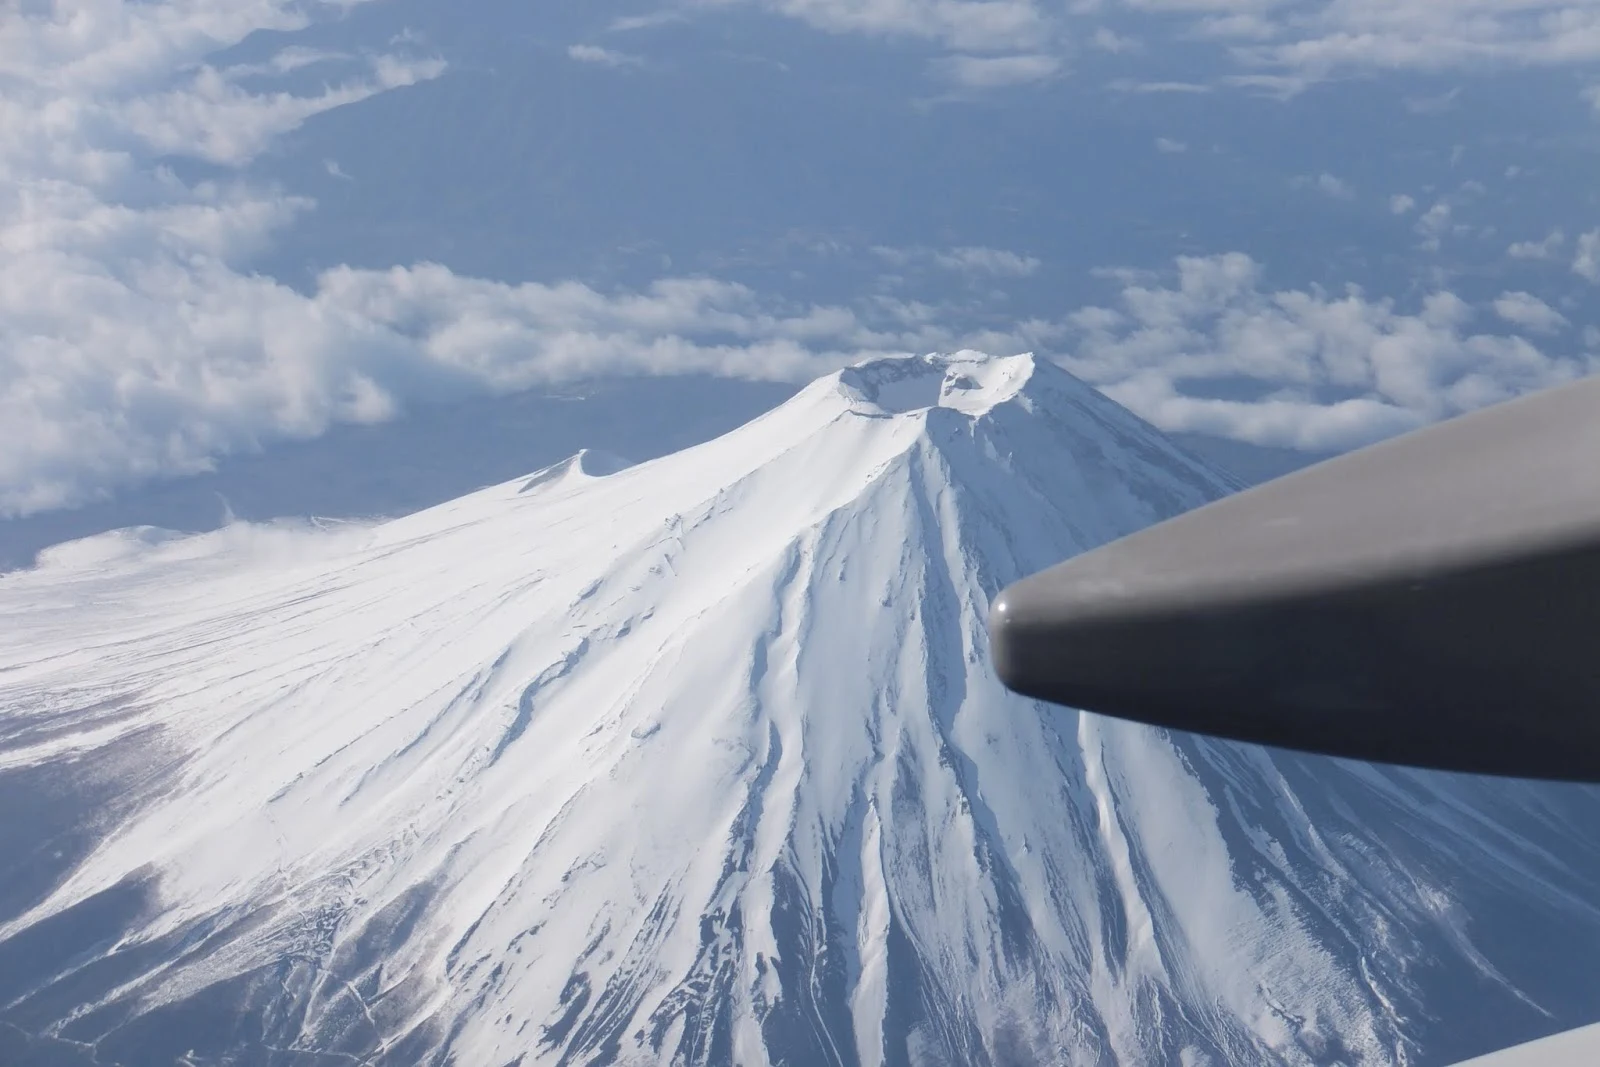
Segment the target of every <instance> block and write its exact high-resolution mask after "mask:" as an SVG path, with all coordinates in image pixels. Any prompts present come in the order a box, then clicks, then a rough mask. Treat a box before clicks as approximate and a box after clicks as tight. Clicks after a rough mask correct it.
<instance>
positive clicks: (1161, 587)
mask: <svg viewBox="0 0 1600 1067" xmlns="http://www.w3.org/2000/svg"><path fill="white" fill-rule="evenodd" d="M990 630H991V646H992V652H993V657H994V662H995V665H996V668H997V670H998V672H999V674H1000V677H1001V679H1002V680H1003V681H1004V682H1005V683H1006V684H1007V685H1008V686H1010V687H1011V688H1013V689H1015V690H1016V691H1018V692H1020V693H1023V694H1026V695H1028V696H1033V697H1037V698H1040V699H1043V700H1048V701H1053V702H1055V703H1059V704H1066V705H1070V706H1073V707H1077V708H1083V709H1087V710H1090V711H1096V712H1103V713H1106V714H1110V715H1116V716H1120V717H1123V718H1129V719H1136V720H1139V721H1142V722H1148V723H1155V724H1158V725H1162V726H1169V727H1176V728H1180V729H1185V730H1195V731H1199V732H1202V733H1209V734H1216V735H1220V736H1224V737H1230V738H1235V739H1238V740H1244V741H1256V742H1261V743H1264V744H1269V745H1279V746H1284V747H1289V748H1297V749H1305V750H1310V751H1316V752H1325V753H1331V754H1334V755H1339V756H1348V757H1354V758H1359V759H1366V760H1376V761H1380V762H1390V763H1403V764H1410V765H1414V766H1423V767H1435V768H1443V769H1448V770H1457V771H1471V772H1480V773H1488V774H1504V775H1517V776H1524V777H1533V778H1556V779H1570V780H1581V781H1600V379H1589V380H1585V381H1580V382H1576V383H1573V384H1570V385H1566V386H1563V387H1560V388H1557V389H1553V390H1549V391H1546V392H1543V393H1539V394H1535V395H1532V396H1528V397H1524V398H1521V399H1518V400H1513V401H1509V402H1507V403H1503V404H1500V405H1497V406H1494V407H1491V408H1488V409H1485V410H1482V411H1479V412H1475V413H1473V414H1470V415H1465V416H1461V417H1459V418H1455V419H1452V420H1449V421H1447V422H1443V423H1440V424H1438V425H1435V426H1432V427H1429V428H1426V429H1423V430H1419V431H1416V432H1413V433H1410V434H1407V435H1405V436H1403V437H1399V438H1396V439H1393V440H1390V441H1387V442H1384V443H1382V444H1378V445H1374V446H1371V447H1369V448H1365V449H1362V450H1360V451H1357V452H1354V453H1351V454H1349V455H1345V456H1341V457H1339V458H1336V459H1333V460H1329V461H1326V462H1324V463H1320V464H1318V465H1316V466H1314V467H1311V468H1309V469H1307V470H1304V471H1300V472H1297V473H1295V474H1291V475H1288V476H1287V477H1284V478H1280V479H1278V480H1276V481H1273V482H1269V483H1267V484H1265V485H1263V486H1260V487H1258V488H1256V489H1253V490H1249V491H1247V492H1243V493H1240V494H1238V495H1237V496H1233V497H1230V498H1228V499H1225V500H1222V501H1219V502H1218V503H1215V504H1212V505H1210V506H1208V507H1204V508H1200V509H1197V510H1195V511H1193V512H1190V513H1188V514H1185V515H1181V516H1179V517H1177V518H1175V519H1172V520H1170V521H1168V522H1165V523H1161V524H1159V525H1157V526H1154V527H1151V528H1149V529H1147V530H1144V531H1142V532H1140V533H1136V534H1134V535H1132V536H1130V537H1126V538H1123V539H1122V540H1120V541H1116V542H1113V543H1112V544H1109V545H1106V546H1104V547H1102V548H1099V549H1097V550H1095V551H1092V552H1088V553H1085V554H1084V555H1081V556H1078V557H1076V558H1074V559H1071V560H1069V561H1067V562H1065V563H1062V564H1059V565H1058V566H1056V567H1053V568H1051V569H1049V570H1046V571H1044V572H1042V573H1040V574H1037V575H1034V576H1032V577H1030V578H1026V579H1024V580H1023V581H1021V582H1018V583H1016V584H1015V585H1012V586H1010V587H1009V588H1007V589H1006V590H1004V591H1003V592H1002V593H1001V595H1000V596H999V597H998V598H997V599H996V600H995V602H994V604H993V607H992V610H991V616H990Z"/></svg>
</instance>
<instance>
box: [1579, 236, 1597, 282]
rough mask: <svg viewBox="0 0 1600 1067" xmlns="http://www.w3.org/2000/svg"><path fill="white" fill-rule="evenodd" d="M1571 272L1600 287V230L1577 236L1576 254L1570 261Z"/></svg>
mask: <svg viewBox="0 0 1600 1067" xmlns="http://www.w3.org/2000/svg"><path fill="white" fill-rule="evenodd" d="M1572 272H1573V273H1574V274H1576V275H1578V276H1580V277H1582V278H1587V279H1588V280H1589V281H1591V282H1594V283H1595V284H1596V285H1600V229H1597V230H1590V231H1589V232H1588V233H1585V234H1580V235H1579V237H1578V247H1577V254H1576V255H1575V256H1573V259H1572Z"/></svg>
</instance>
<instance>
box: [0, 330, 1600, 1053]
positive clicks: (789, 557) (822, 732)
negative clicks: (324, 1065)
mask: <svg viewBox="0 0 1600 1067" xmlns="http://www.w3.org/2000/svg"><path fill="white" fill-rule="evenodd" d="M1232 488H1233V486H1231V485H1230V484H1228V483H1226V482H1225V481H1224V480H1223V479H1222V478H1221V477H1220V476H1218V475H1215V474H1213V473H1211V472H1210V471H1209V470H1208V469H1207V468H1205V467H1204V466H1203V465H1201V464H1200V463H1199V462H1198V461H1195V460H1192V459H1190V458H1188V457H1187V456H1186V455H1185V454H1183V453H1182V452H1181V451H1179V450H1178V449H1176V448H1175V447H1174V446H1172V445H1171V444H1170V443H1168V442H1167V441H1166V440H1165V439H1164V438H1163V437H1162V436H1161V435H1160V434H1158V433H1157V432H1156V431H1154V430H1153V429H1151V428H1149V427H1148V426H1146V425H1145V424H1143V423H1141V422H1139V421H1138V420H1137V419H1134V418H1133V417H1132V416H1130V415H1128V414H1127V413H1126V412H1125V411H1123V410H1122V409H1121V408H1119V407H1117V406H1116V405H1115V404H1113V403H1111V402H1110V401H1108V400H1106V399H1105V398H1104V397H1102V396H1100V395H1099V394H1098V393H1096V392H1095V391H1093V390H1092V389H1090V388H1088V387H1086V386H1084V385H1082V384H1081V383H1079V382H1077V381H1076V380H1074V379H1072V378H1071V377H1069V376H1067V375H1066V374H1064V373H1063V372H1060V371H1058V370H1057V369H1056V368H1054V367H1051V366H1048V365H1045V364H1039V363H1035V362H1034V361H1033V360H1032V359H1031V358H1030V357H1026V356H1021V357H1015V358H1012V359H999V360H994V359H986V358H981V357H976V356H969V355H965V354H964V355H959V356H955V357H948V358H939V357H927V358H922V359H896V360H881V361H876V362H872V363H868V364H864V365H861V366H858V367H853V368H849V369H847V370H845V371H842V372H840V373H838V374H836V375H832V376H829V377H827V378H824V379H822V380H820V381H818V382H816V383H814V384H813V385H812V386H811V387H809V388H808V389H806V390H805V391H803V392H802V393H801V394H800V395H799V396H798V397H796V398H795V399H794V400H793V401H791V402H789V403H787V404H785V405H784V406H782V407H780V408H778V409H776V410H774V411H773V412H771V413H769V414H768V415H766V416H764V417H762V418H760V419H757V420H756V421H754V422H752V423H750V424H748V425H747V426H745V427H743V428H741V429H739V430H737V431H735V432H733V433H731V434H728V435H726V436H724V437H722V438H719V439H717V440H715V441H712V442H710V443H708V444H706V445H703V446H700V447H697V448H694V449H690V450H688V451H686V452H683V453H679V454H677V455H674V456H669V457H666V458H664V459H660V460H656V461H652V462H649V463H645V464H641V465H638V466H632V467H626V466H624V465H623V464H622V463H621V462H619V461H613V460H609V459H605V458H602V457H597V456H594V455H590V454H585V455H581V456H578V457H574V459H573V460H570V461H568V462H567V463H565V464H562V465H558V466H557V467H555V468H551V469H549V470H547V471H543V472H539V473H538V474H536V475H534V476H532V477H528V478H523V479H518V480H516V481H514V482H509V483H506V484H504V485H500V486H496V487H493V488H490V489H486V490H483V491H481V492H479V493H475V494H472V495H470V496H467V497H463V498H461V499H459V500H457V501H454V502H451V503H448V504H445V505H442V506H440V507H436V508H433V509H431V510H428V511H425V512H421V513H418V514H416V515H412V516H409V517H407V518H404V519H400V520H397V521H393V522H388V523H384V524H382V525H376V526H353V525H345V526H337V527H332V526H330V527H322V528H291V527H283V526H280V527H250V526H234V527H230V528H228V529H225V530H222V531H219V532H217V533H214V534H208V535H202V536H198V537H191V538H184V539H169V538H166V537H165V536H164V535H161V534H159V532H153V531H148V530H147V531H125V532H121V533H118V534H114V535H106V536H103V537H100V538H94V539H91V540H89V541H85V542H78V543H75V544H71V545H67V546H62V547H60V548H58V549H56V550H53V551H51V552H49V553H47V554H46V555H45V556H44V558H43V559H42V560H41V564H40V566H39V567H37V568H36V569H34V570H32V571H28V572H20V573H17V574H14V575H11V576H8V577H7V578H6V579H5V580H4V581H3V582H0V617H3V619H4V625H3V627H0V787H3V786H4V785H5V783H6V782H8V781H11V780H13V779H15V780H16V781H20V782H35V781H43V780H44V778H42V777H39V776H41V775H46V774H48V775H53V776H55V778H56V779H59V780H62V781H67V782H69V783H73V784H74V785H73V788H74V789H75V790H76V792H73V793H72V795H73V796H76V797H78V798H79V801H80V806H81V807H82V811H81V812H80V813H79V814H78V815H75V816H73V820H75V821H73V820H68V821H67V822H63V823H62V825H68V824H69V823H70V826H69V829H68V830H51V831H50V833H52V834H54V835H55V836H53V837H50V838H49V840H51V841H57V842H60V841H66V842H69V843H71V844H72V845H73V848H72V849H68V852H69V853H70V854H69V855H67V856H66V857H65V858H62V857H61V855H60V853H61V850H60V849H59V848H58V849H57V850H56V853H57V855H56V861H54V865H53V866H52V865H50V864H46V865H45V866H44V867H42V868H40V869H41V870H42V871H44V872H45V874H44V875H40V876H39V877H36V878H34V880H33V881H32V882H31V883H30V882H23V881H18V880H16V879H15V878H12V879H11V880H10V881H0V975H3V976H4V977H0V1031H3V1032H4V1033H5V1034H9V1035H10V1038H11V1039H14V1040H15V1041H17V1042H21V1043H22V1044H19V1045H18V1046H17V1047H19V1048H26V1049H30V1050H39V1049H43V1048H45V1047H46V1046H48V1047H50V1048H51V1049H53V1050H54V1051H55V1052H56V1053H57V1054H60V1055H65V1054H66V1053H67V1052H73V1051H75V1052H77V1053H81V1054H83V1055H86V1056H87V1055H88V1054H89V1053H90V1052H91V1051H92V1052H93V1054H94V1055H95V1056H97V1057H98V1058H99V1062H101V1063H116V1062H127V1063H144V1062H172V1061H173V1060H176V1059H178V1058H179V1057H185V1058H184V1059H183V1060H182V1062H186V1063H192V1064H211V1063H222V1062H251V1063H270V1064H309V1063H321V1062H333V1061H334V1060H341V1061H345V1062H386V1063H395V1064H402V1063H403V1064H410V1063H422V1062H432V1063H445V1062H452V1063H456V1064H462V1065H469V1064H470V1065H500V1064H510V1063H520V1064H523V1065H524V1067H534V1065H556V1064H592V1063H682V1064H734V1063H737V1064H741V1065H756V1064H771V1065H777V1064H796V1065H799V1064H805V1065H811V1064H816V1065H824V1064H839V1065H844V1064H850V1065H855V1064H860V1065H864V1067H879V1065H891V1064H917V1065H921V1064H950V1065H983V1064H996V1065H999V1064H1045V1063H1050V1064H1057V1063H1059V1064H1097V1065H1098V1064H1146V1063H1178V1064H1185V1065H1189V1067H1197V1065H1201V1064H1212V1065H1214V1067H1222V1065H1224V1064H1239V1063H1260V1062H1272V1063H1291V1064H1300V1063H1307V1064H1309V1063H1335V1062H1338V1063H1348V1064H1363V1065H1366V1064H1388V1063H1415V1062H1423V1061H1424V1060H1426V1059H1427V1058H1428V1056H1429V1055H1438V1053H1437V1052H1436V1051H1434V1050H1435V1049H1436V1048H1445V1047H1447V1046H1448V1044H1449V1043H1448V1041H1444V1040H1442V1039H1440V1040H1438V1041H1436V1040H1435V1039H1436V1038H1437V1037H1438V1035H1439V1034H1440V1033H1441V1032H1443V1031H1445V1030H1451V1032H1456V1031H1460V1022H1459V1020H1457V1019H1451V1020H1444V1021H1440V1020H1439V1019H1438V1018H1437V1017H1434V1018H1430V1013H1432V1014H1433V1015H1434V1016H1437V1015H1438V1013H1439V1012H1440V1011H1441V1010H1442V1009H1443V1008H1444V1007H1446V1006H1448V1005H1449V1004H1454V1005H1457V1007H1456V1008H1453V1009H1451V1010H1461V1006H1470V1008H1471V1010H1472V1012H1473V1013H1474V1016H1475V1017H1476V1018H1485V1019H1487V1018H1491V1017H1492V1018H1495V1019H1498V1020H1501V1022H1502V1023H1503V1024H1504V1025H1508V1026H1520V1027H1522V1030H1523V1032H1525V1033H1527V1034H1528V1036H1531V1035H1532V1033H1534V1032H1537V1029H1538V1027H1539V1026H1541V1025H1543V1024H1542V1023H1541V1020H1545V1021H1546V1022H1547V1023H1548V1025H1545V1026H1544V1028H1545V1029H1554V1028H1556V1025H1557V1023H1556V1022H1555V1021H1553V1020H1550V1019H1548V1018H1547V1016H1549V1015H1552V1014H1559V1012H1560V1011H1562V1010H1568V1006H1567V1005H1553V1006H1550V1005H1546V1004H1545V1003H1542V1002H1539V1001H1538V998H1536V997H1534V996H1533V995H1531V994H1529V993H1528V992H1527V991H1526V990H1525V989H1523V988H1522V987H1521V985H1519V984H1518V981H1517V980H1515V979H1513V978H1512V977H1510V976H1508V974H1507V973H1505V972H1503V970H1502V967H1503V966H1504V965H1505V961H1502V960H1498V959H1496V958H1495V957H1494V956H1493V954H1492V953H1491V952H1489V951H1488V950H1487V949H1485V948H1483V947H1482V946H1480V944H1479V943H1478V940H1477V936H1478V933H1479V932H1480V931H1481V930H1482V929H1486V927H1484V926H1483V922H1482V921H1480V920H1481V919H1482V915H1481V913H1476V912H1474V911H1473V910H1472V909H1473V908H1474V907H1477V906H1478V903H1474V902H1479V903H1481V902H1483V901H1488V900H1490V899H1498V898H1493V894H1495V893H1501V894H1504V895H1507V896H1514V897H1515V898H1517V899H1519V900H1520V901H1521V903H1522V906H1523V907H1524V908H1525V909H1526V910H1527V913H1528V915H1530V916H1534V917H1538V916H1544V917H1547V918H1546V919H1544V920H1541V921H1545V922H1547V923H1548V924H1556V923H1559V924H1560V929H1562V930H1563V931H1565V933H1566V936H1567V938H1568V943H1567V947H1569V948H1570V949H1571V950H1572V952H1573V954H1574V956H1573V958H1574V959H1577V958H1579V957H1580V956H1582V957H1584V958H1592V951H1593V948H1594V946H1595V945H1596V944H1597V943H1600V910H1597V905H1600V899H1597V897H1596V895H1595V894H1594V893H1593V892H1592V889H1593V887H1594V885H1595V873H1596V871H1597V870H1600V857H1597V855H1596V849H1595V847H1594V845H1593V844H1589V843H1585V842H1584V841H1583V839H1582V838H1581V837H1576V836H1574V835H1573V834H1572V831H1571V827H1572V826H1573V825H1574V824H1575V823H1577V824H1579V825H1581V823H1582V821H1584V820H1588V822H1589V825H1595V823H1594V821H1593V820H1594V818H1595V816H1596V815H1597V814H1600V804H1597V803H1596V797H1595V795H1594V794H1593V793H1592V792H1589V791H1585V790H1575V789H1566V790H1563V789H1560V788H1557V787H1543V788H1542V789H1540V788H1536V787H1532V786H1521V785H1517V784H1514V783H1486V782H1481V781H1477V780H1473V779H1453V778H1447V777H1443V776H1426V775H1420V774H1412V773H1410V772H1401V771H1392V770H1379V769H1373V768H1369V767H1365V766H1362V765H1355V764H1334V763H1331V762H1326V761H1317V760H1311V759H1308V758H1302V757H1294V756H1286V755H1282V754H1268V753H1266V752H1265V751H1262V750H1256V749H1249V748H1243V747H1237V746H1230V745H1224V744H1221V743H1215V742H1209V741H1203V740H1197V739H1189V738H1178V737H1175V736H1169V735H1168V734H1166V733H1164V732H1161V731H1156V730H1150V729H1146V728H1142V727H1136V726H1132V725H1128V724H1122V723H1116V722H1112V721H1109V720H1102V719H1099V718H1096V717H1093V716H1083V715H1078V714H1076V713H1073V712H1068V711H1064V710H1061V709H1054V708H1049V707H1045V706H1042V705H1038V704H1035V703H1033V702H1030V701H1026V700H1022V699H1020V698H1017V697H1015V696H1013V695H1010V694H1007V693H1006V692H1005V691H1004V690H1003V689H1002V688H1001V687H1000V686H999V685H998V683H997V682H996V681H995V679H994V677H993V675H992V673H991V671H990V667H989V662H988V654H987V647H986V643H985V630H984V620H985V618H986V614H987V608H988V602H989V599H990V597H991V596H992V595H993V594H994V593H995V592H996V591H997V590H998V589H999V588H1000V587H1001V586H1002V585H1003V584H1005V583H1006V582H1008V581H1010V580H1012V579H1014V578H1016V577H1019V576H1021V575H1022V574H1024V573H1026V572H1028V571H1031V570H1033V569H1036V568H1038V567H1041V566H1044V565H1047V564H1049V563H1052V562H1054V561H1056V560H1057V559H1059V558H1061V557H1063V556H1065V555H1068V554H1070V553H1073V552H1076V551H1080V550H1083V549H1087V548H1089V547H1092V546H1094V545H1097V544H1100V543H1102V542H1104V541H1106V540H1108V539H1111V538H1114V537H1117V536H1120V535H1122V534H1126V533H1129V532H1131V531H1133V530H1136V529H1138V528H1140V527H1142V526H1145V525H1147V524H1149V523H1151V522H1153V521H1156V520H1159V519H1161V518H1163V517H1166V516H1169V515H1172V514H1175V513H1177V512H1180V511H1183V510H1185V509H1188V508H1191V507H1194V506H1197V505H1200V504H1202V503H1205V502H1207V501H1208V500H1211V499H1214V498H1215V497H1217V496H1219V495H1222V494H1224V493H1226V492H1229V491H1231V489H1232ZM130 753H131V754H135V756H136V758H135V756H127V755H124V757H123V758H120V760H119V759H116V758H112V757H113V756H116V755H117V754H130ZM7 775H10V776H12V778H7V777H6V776H7ZM28 775H34V776H35V777H33V778H28V777H26V776H28ZM17 776H23V777H20V778H19V777H17ZM95 783H101V786H100V787H99V788H100V792H98V793H97V792H94V791H93V788H91V787H93V786H94V785H95ZM108 783H109V784H108ZM0 799H3V794H0ZM63 818H64V817H63ZM52 825H54V824H52ZM69 831H70V832H69ZM43 832H44V831H43V830H41V833H43ZM0 844H3V842H0ZM73 849H75V851H73ZM45 875H48V877H46V876H45ZM1467 879H1470V884H1469V885H1467V886H1466V887H1464V886H1463V884H1462V883H1463V881H1464V880H1467ZM1586 889H1587V890H1591V892H1588V894H1587V895H1585V890H1586ZM1483 906H1485V907H1486V906H1487V905H1483ZM1533 921H1534V920H1533V919H1529V922H1533ZM1475 924H1476V925H1475ZM1531 928H1532V927H1530V929H1531ZM1546 928H1553V927H1546ZM1508 959H1509V960H1510V963H1511V964H1515V965H1516V966H1518V967H1521V966H1522V965H1523V964H1525V963H1526V960H1525V959H1521V958H1520V957H1518V956H1517V954H1516V953H1515V952H1511V953H1510V954H1509V956H1508ZM1513 969H1515V967H1514V968H1513ZM1546 969H1547V970H1549V968H1548V966H1546ZM1523 970H1524V971H1526V967H1523ZM1549 973H1550V974H1551V975H1552V976H1555V977H1559V976H1560V975H1561V974H1564V973H1565V972H1562V971H1560V969H1559V968H1556V969H1554V970H1549ZM1446 974H1447V975H1450V976H1453V977H1450V978H1449V979H1448V981H1446V980H1445V979H1444V978H1441V977H1440V975H1446ZM1451 983H1454V984H1451ZM1581 993H1582V991H1581V990H1579V991H1575V993H1574V995H1575V996H1580V997H1581ZM1496 1013H1497V1014H1496ZM1541 1013H1544V1014H1541ZM1507 1020H1509V1022H1508V1021H1507ZM1573 1021H1582V1020H1573ZM1469 1031H1470V1027H1469ZM4 1040H6V1038H3V1037H0V1050H3V1049H5V1048H7V1047H8V1046H6V1045H5V1044H4V1043H3V1042H4ZM1469 1040H1470V1035H1469ZM1430 1043H1431V1044H1430ZM1484 1047H1487V1046H1484ZM1472 1050H1473V1049H1471V1048H1470V1047H1469V1048H1467V1049H1465V1050H1464V1051H1472ZM301 1053H305V1054H306V1055H301ZM310 1053H320V1054H322V1055H321V1056H311V1055H309V1054H310ZM162 1055H165V1056H166V1057H167V1058H166V1059H164V1060H162V1059H159V1057H160V1056H162ZM229 1056H232V1057H234V1059H228V1057H229ZM86 1062H87V1061H86Z"/></svg>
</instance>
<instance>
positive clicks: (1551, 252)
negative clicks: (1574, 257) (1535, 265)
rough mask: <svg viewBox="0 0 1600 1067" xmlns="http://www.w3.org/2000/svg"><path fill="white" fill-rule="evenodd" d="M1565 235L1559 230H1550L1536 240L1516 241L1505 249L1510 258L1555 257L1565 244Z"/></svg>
mask: <svg viewBox="0 0 1600 1067" xmlns="http://www.w3.org/2000/svg"><path fill="white" fill-rule="evenodd" d="M1566 242H1567V235H1566V234H1565V233H1563V232H1562V231H1561V230H1559V229H1556V230H1551V231H1550V232H1549V233H1548V234H1546V235H1545V236H1544V238H1543V239H1542V240H1538V241H1516V242H1513V243H1512V244H1511V245H1510V247H1508V248H1507V249H1506V255H1508V256H1510V257H1511V258H1512V259H1555V258H1556V256H1557V255H1559V254H1560V253H1561V246H1562V245H1564V244H1566Z"/></svg>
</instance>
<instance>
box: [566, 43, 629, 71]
mask: <svg viewBox="0 0 1600 1067" xmlns="http://www.w3.org/2000/svg"><path fill="white" fill-rule="evenodd" d="M567 58H568V59H572V60H575V61H577V62H579V63H592V64H595V65H597V66H601V67H611V68H613V69H616V68H621V67H642V66H644V60H643V59H642V58H640V57H639V56H635V55H629V54H628V53H626V52H618V51H616V50H615V49H611V48H601V47H600V46H599V45H592V44H575V45H570V46H568V48H567Z"/></svg>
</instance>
